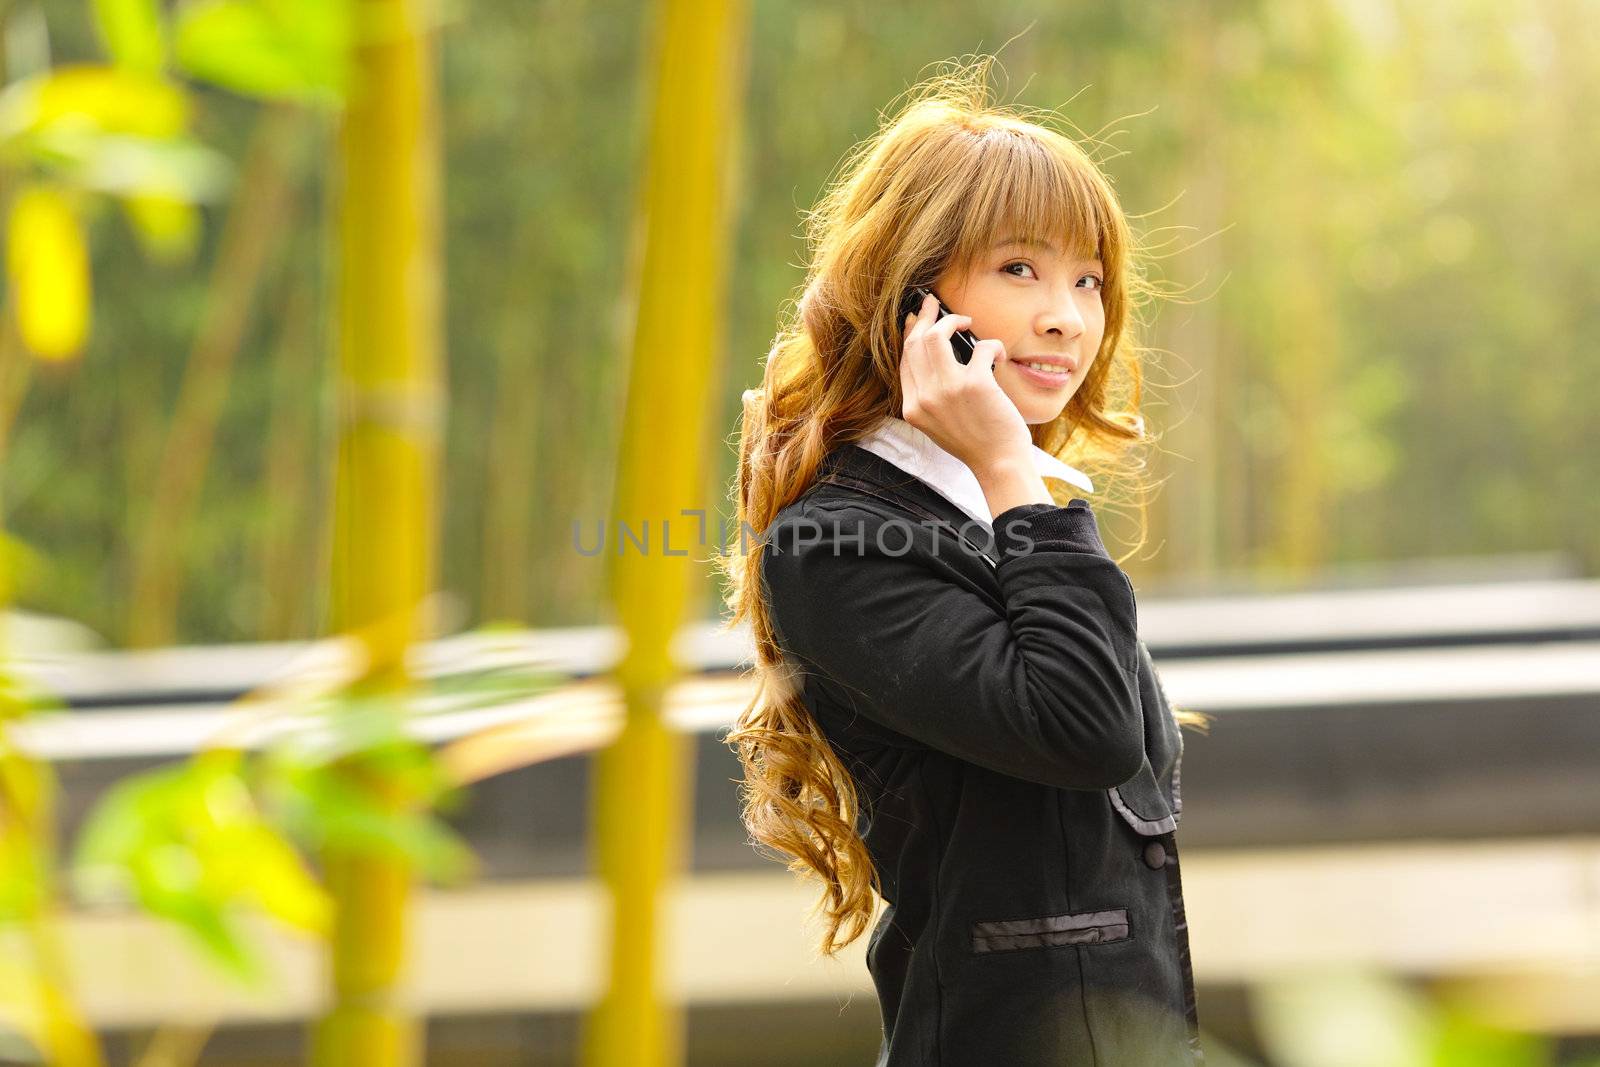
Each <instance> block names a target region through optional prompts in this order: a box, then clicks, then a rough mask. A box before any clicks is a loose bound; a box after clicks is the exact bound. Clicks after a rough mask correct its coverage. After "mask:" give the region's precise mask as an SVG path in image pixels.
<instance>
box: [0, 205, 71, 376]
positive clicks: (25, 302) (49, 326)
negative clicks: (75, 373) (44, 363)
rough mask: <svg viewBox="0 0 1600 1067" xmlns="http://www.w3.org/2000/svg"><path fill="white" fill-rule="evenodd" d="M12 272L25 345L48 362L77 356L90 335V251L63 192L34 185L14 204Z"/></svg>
mask: <svg viewBox="0 0 1600 1067" xmlns="http://www.w3.org/2000/svg"><path fill="white" fill-rule="evenodd" d="M6 272H7V274H8V275H9V278H10V281H11V285H12V287H13V288H12V292H13V300H14V301H15V303H16V315H17V328H18V331H19V332H20V333H21V335H22V341H23V343H24V344H25V345H27V347H28V349H29V350H30V351H31V352H33V353H34V354H35V355H37V356H39V357H40V358H42V359H50V360H63V359H70V358H72V357H73V356H76V355H77V354H78V353H79V351H81V350H82V348H83V343H84V340H85V339H86V337H87V336H88V333H89V319H90V307H89V284H90V283H89V250H88V247H87V246H86V244H85V241H84V235H83V229H82V227H81V226H80V225H79V222H78V218H77V216H76V215H75V214H74V212H73V210H72V206H71V204H70V203H69V202H68V200H67V198H66V196H64V195H63V194H62V193H61V192H60V191H59V190H56V189H52V188H48V187H45V186H31V187H27V188H24V189H23V190H22V191H20V192H19V193H18V194H17V195H16V197H15V198H14V199H13V200H12V202H11V215H10V218H9V219H8V220H7V225H6Z"/></svg>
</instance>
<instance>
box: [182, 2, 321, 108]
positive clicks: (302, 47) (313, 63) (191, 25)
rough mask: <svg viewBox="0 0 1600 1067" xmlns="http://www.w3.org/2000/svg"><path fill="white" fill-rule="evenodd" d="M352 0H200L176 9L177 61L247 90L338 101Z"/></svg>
mask: <svg viewBox="0 0 1600 1067" xmlns="http://www.w3.org/2000/svg"><path fill="white" fill-rule="evenodd" d="M347 8H348V5H347V4H346V3H344V2H342V0H320V2H316V3H311V2H307V0H298V2H290V3H277V4H265V3H259V2H253V0H202V2H200V3H193V4H190V5H188V6H186V7H185V8H184V9H183V10H182V12H181V13H180V14H179V17H178V23H177V32H176V48H175V52H176V56H177V60H178V63H179V64H180V65H181V66H182V67H183V68H184V69H185V70H186V71H188V72H189V73H190V74H193V75H194V76H195V77H197V78H204V79H205V80H207V81H211V82H214V83H216V84H217V85H220V86H222V87H223V88H225V89H230V90H232V91H233V92H236V93H239V94H241V95H243V96H252V97H262V98H266V99H282V100H295V101H300V102H303V103H311V104H320V105H337V104H338V103H339V102H340V101H341V100H342V99H343V95H344V85H345V70H346V47H347V42H348V33H349V13H348V10H347Z"/></svg>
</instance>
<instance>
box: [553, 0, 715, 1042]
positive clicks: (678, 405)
mask: <svg viewBox="0 0 1600 1067" xmlns="http://www.w3.org/2000/svg"><path fill="white" fill-rule="evenodd" d="M658 15H659V18H658V22H657V25H656V42H655V45H656V46H655V70H654V72H653V84H654V92H653V94H652V97H651V105H652V115H651V122H650V142H649V150H648V153H647V157H646V160H647V162H646V166H647V167H648V171H647V173H646V175H645V179H644V183H643V186H642V189H641V200H640V210H641V211H642V212H643V218H642V220H641V226H642V231H643V235H644V237H643V240H644V247H643V250H642V252H643V254H642V256H641V257H640V263H641V268H640V270H641V273H640V277H639V302H638V318H637V322H636V326H635V335H634V338H633V353H632V355H633V364H632V369H631V374H630V381H629V389H628V401H627V408H626V414H625V417H624V426H623V441H622V450H621V467H620V470H619V475H618V483H617V492H616V497H615V500H616V504H615V511H614V514H613V522H612V524H611V527H610V529H609V530H608V533H613V534H614V533H615V531H616V530H617V528H618V524H619V523H621V522H627V523H629V524H630V526H631V527H632V528H634V529H638V528H639V527H640V526H641V525H643V524H645V523H648V524H649V526H650V537H651V540H650V548H649V551H648V554H640V553H638V552H637V551H630V552H629V553H628V554H625V555H623V556H620V557H619V556H616V555H611V556H609V557H608V558H609V561H610V566H611V570H610V573H609V575H608V582H609V586H610V595H611V598H612V600H613V602H614V605H615V608H616V611H617V615H618V619H619V622H620V624H621V625H622V627H623V629H624V630H625V631H626V633H627V636H628V644H627V648H628V651H627V653H626V655H625V656H624V658H623V661H622V662H621V664H620V665H619V666H618V680H619V682H620V684H621V686H622V690H623V693H624V696H625V699H626V701H627V712H626V719H625V724H624V726H623V729H622V733H621V735H620V736H619V737H618V739H617V740H616V742H615V743H614V744H612V745H611V746H610V747H609V748H607V749H606V750H604V751H603V752H602V753H601V755H600V757H599V761H598V771H597V781H596V790H597V792H596V803H595V827H596V840H597V842H598V849H599V856H598V859H599V866H600V870H601V874H602V877H603V878H604V881H605V884H606V886H607V889H608V890H609V894H610V899H611V916H612V924H611V945H610V970H609V977H610V981H609V987H608V988H607V990H606V992H605V994H604V995H603V997H602V999H601V1001H600V1003H599V1004H598V1005H597V1006H596V1008H595V1010H594V1011H593V1013H592V1014H591V1015H590V1016H589V1018H588V1019H587V1020H586V1026H585V1032H584V1056H585V1062H586V1063H587V1064H590V1065H591V1067H623V1065H626V1067H665V1065H668V1064H676V1063H681V1062H682V1060H683V1032H682V1031H683V1026H682V1012H681V1009H679V1008H678V1007H677V1006H676V1005H671V1004H669V1003H668V1002H667V999H666V998H665V997H664V996H663V990H662V981H661V978H662V975H661V973H660V972H661V965H662V962H663V960H664V958H665V954H664V953H663V952H662V951H661V945H660V926H661V924H660V921H659V919H660V916H659V911H660V908H661V906H662V903H663V901H662V891H663V890H664V889H665V888H666V887H667V885H668V883H669V881H670V880H671V878H672V877H673V875H674V873H675V872H676V870H677V869H678V868H679V866H680V864H681V855H680V854H681V851H682V837H683V828H684V824H685V821H686V820H685V815H686V807H687V805H686V791H685V781H686V779H687V770H688V757H689V753H690V749H689V748H688V746H687V745H686V744H685V741H684V739H683V738H682V737H681V736H680V735H678V734H676V733H675V732H673V731H672V730H671V729H669V727H668V726H667V724H666V723H665V722H664V721H663V720H662V716H661V710H662V697H663V694H664V693H665V692H666V689H667V687H668V685H669V684H670V683H671V682H672V680H673V678H674V677H675V676H676V675H677V674H678V666H677V664H676V663H675V662H674V661H673V658H672V655H671V649H670V642H671V640H672V637H673V635H674V634H675V633H676V632H677V630H678V628H679V627H680V626H681V625H682V623H683V621H684V613H685V609H686V607H687V604H688V600H689V595H690V591H691V579H692V578H693V577H694V576H695V571H694V567H695V566H697V557H699V558H702V559H703V558H704V557H705V556H706V553H705V552H704V551H696V549H697V548H700V549H703V548H704V546H705V544H707V543H710V542H711V541H712V540H713V538H714V534H713V535H711V536H708V537H705V538H701V537H700V533H701V531H700V527H699V526H698V524H697V522H696V520H695V519H694V518H693V517H691V516H686V515H684V514H682V512H683V510H685V509H696V508H700V507H702V506H704V502H703V500H702V496H701V494H702V493H703V492H704V490H705V486H706V485H707V482H708V479H707V477H706V462H705V445H706V442H707V441H708V440H709V438H710V434H709V433H708V432H707V431H708V426H707V422H708V420H709V417H710V415H711V412H712V405H711V403H710V400H711V398H712V396H713V393H714V390H713V389H712V382H713V381H714V371H715V369H716V365H717V363H718V361H719V356H720V351H719V350H720V336H721V328H720V315H719V307H720V303H721V297H722V291H723V283H724V277H725V271H726V246H727V233H726V230H727V224H728V221H729V218H730V217H731V215H730V212H729V211H728V204H729V202H730V201H731V199H732V198H731V197H730V196H729V195H728V194H729V192H730V190H729V188H728V182H727V178H728V171H729V159H730V153H729V147H730V138H731V136H732V131H734V130H736V129H737V128H738V113H739V106H738V105H739V95H740V92H741V90H742V80H743V78H742V75H743V62H744V55H745V41H744V37H745V6H744V4H743V2H742V0H724V2H717V3H695V2H690V0H663V2H662V3H661V4H660V6H659V8H658ZM667 520H673V521H672V522H671V529H672V531H673V535H672V544H671V546H670V547H671V551H673V552H675V553H685V554H682V555H669V554H667V548H668V546H667V545H666V544H664V543H663V542H662V524H663V523H664V522H666V521H667Z"/></svg>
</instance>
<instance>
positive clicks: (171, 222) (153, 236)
mask: <svg viewBox="0 0 1600 1067" xmlns="http://www.w3.org/2000/svg"><path fill="white" fill-rule="evenodd" d="M121 203H122V211H123V214H124V215H126V216H127V219H128V225H129V226H130V227H132V229H133V233H134V236H136V237H137V238H138V239H139V245H140V247H141V248H142V249H143V250H144V254H145V256H146V257H147V258H149V259H152V260H155V261H156V262H159V263H167V264H173V265H177V264H183V263H189V262H192V261H193V259H194V254H195V252H196V250H197V249H198V248H199V246H200V212H199V211H197V210H196V209H195V207H194V205H193V204H190V203H186V202H185V201H183V200H180V199H178V198H177V197H174V196H167V195H162V194H160V193H131V194H129V195H127V196H125V197H123V198H122V201H121Z"/></svg>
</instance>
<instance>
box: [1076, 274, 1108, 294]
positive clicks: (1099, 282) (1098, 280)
mask: <svg viewBox="0 0 1600 1067" xmlns="http://www.w3.org/2000/svg"><path fill="white" fill-rule="evenodd" d="M1090 280H1092V281H1093V282H1094V291H1095V292H1097V293H1098V292H1101V291H1102V290H1104V289H1105V287H1106V280H1105V279H1104V278H1102V277H1100V275H1098V274H1085V275H1084V276H1083V277H1082V278H1079V279H1078V284H1079V285H1082V284H1083V283H1084V282H1086V281H1090Z"/></svg>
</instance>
